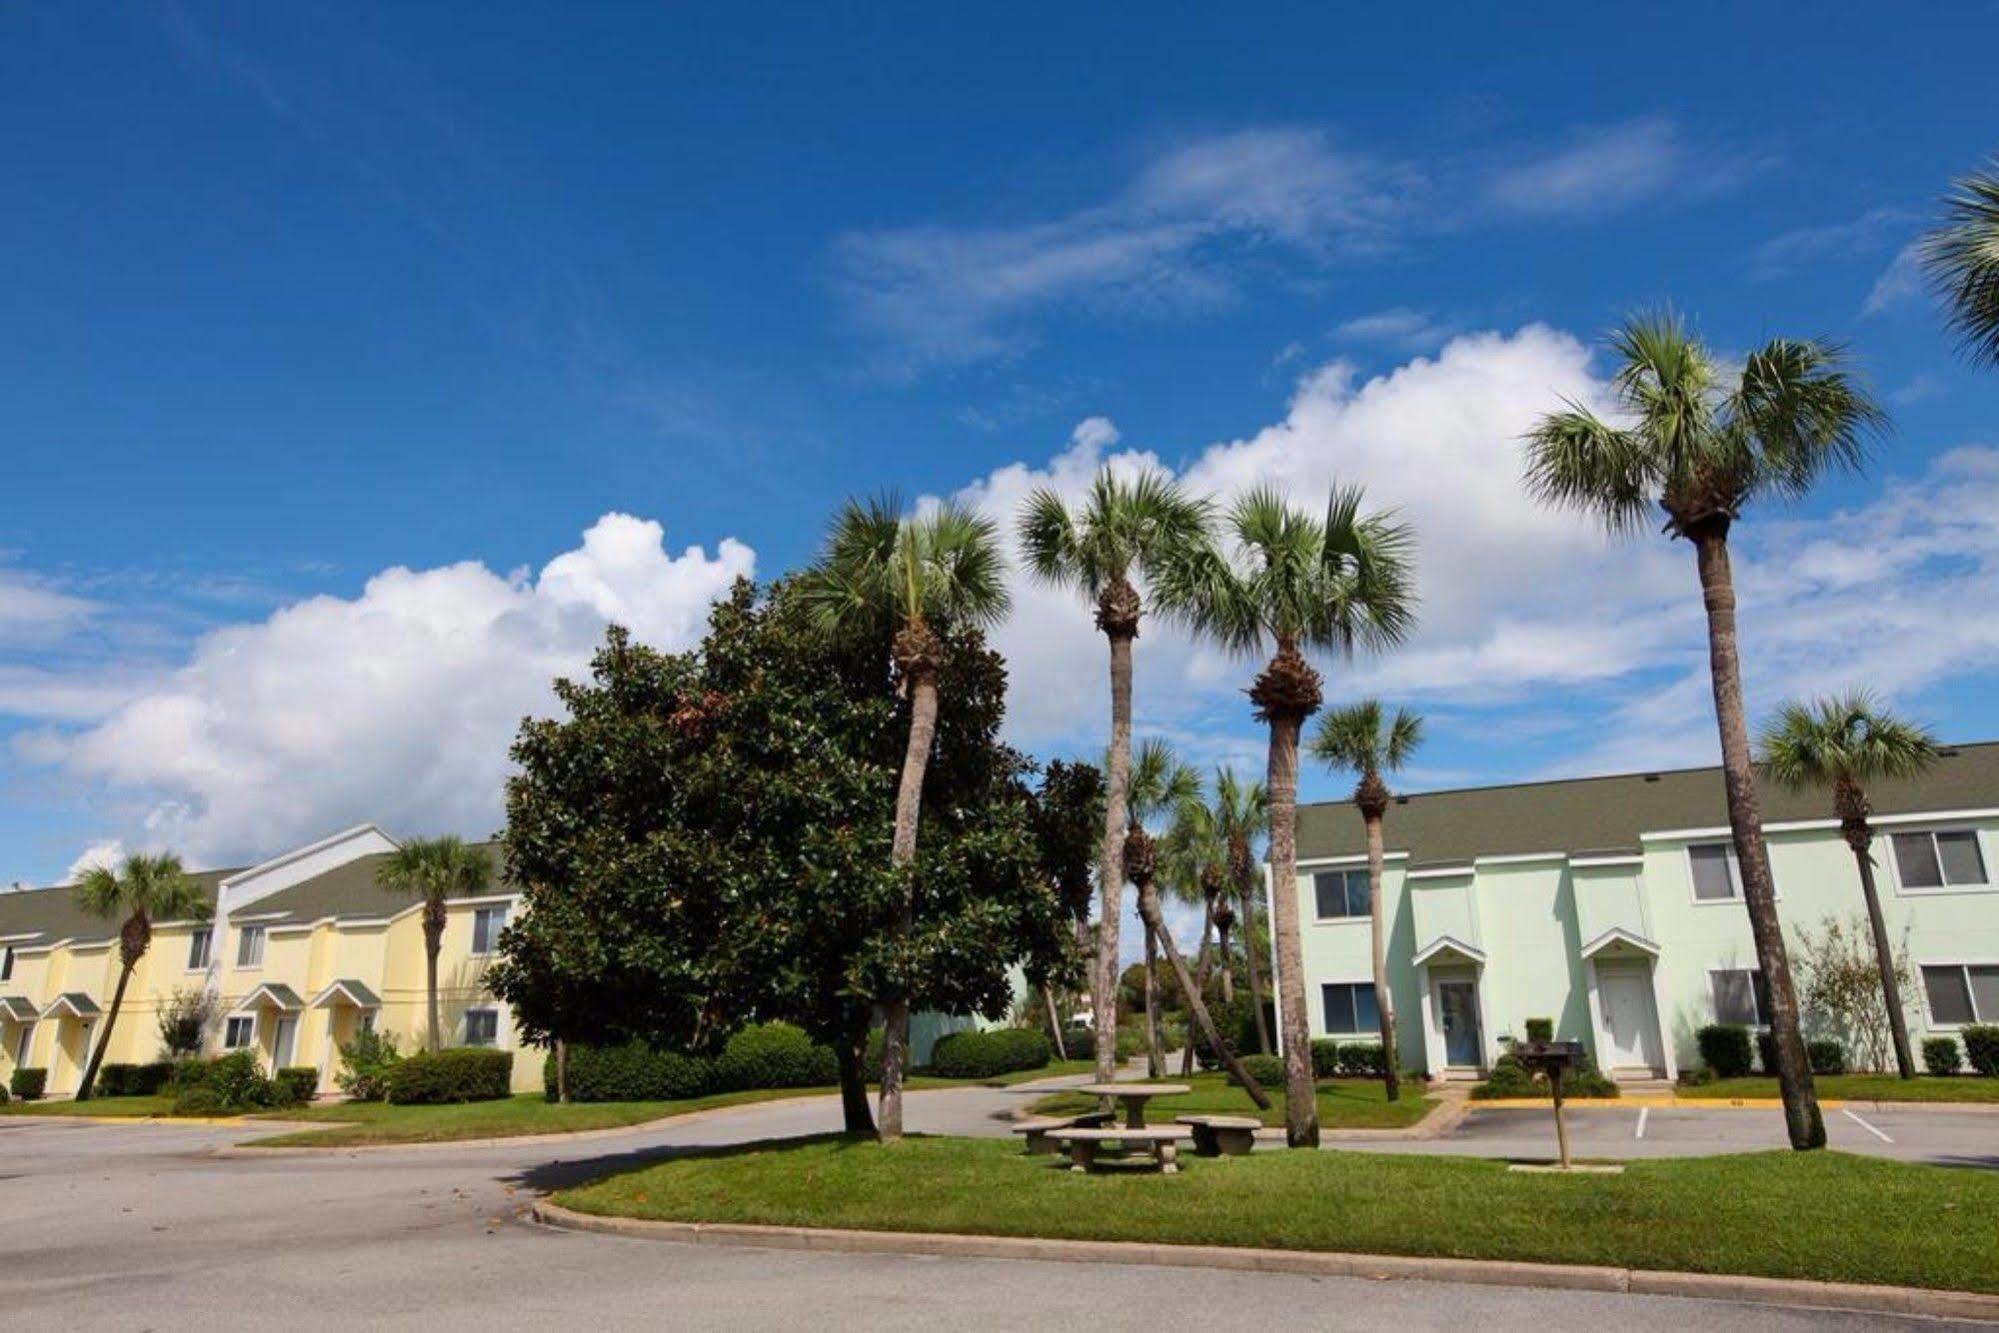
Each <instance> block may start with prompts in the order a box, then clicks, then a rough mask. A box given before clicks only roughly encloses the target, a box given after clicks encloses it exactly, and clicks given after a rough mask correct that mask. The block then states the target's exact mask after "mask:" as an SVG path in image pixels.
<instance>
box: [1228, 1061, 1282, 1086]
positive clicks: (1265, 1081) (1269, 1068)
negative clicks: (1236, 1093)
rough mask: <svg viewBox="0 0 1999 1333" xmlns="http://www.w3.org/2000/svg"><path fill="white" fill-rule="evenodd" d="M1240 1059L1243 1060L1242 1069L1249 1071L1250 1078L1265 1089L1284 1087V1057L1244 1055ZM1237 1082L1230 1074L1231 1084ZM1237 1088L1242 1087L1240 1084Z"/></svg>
mask: <svg viewBox="0 0 1999 1333" xmlns="http://www.w3.org/2000/svg"><path fill="white" fill-rule="evenodd" d="M1239 1058H1240V1059H1241V1060H1242V1067H1243V1068H1244V1069H1246V1070H1248V1071H1249V1076H1250V1077H1251V1078H1253V1079H1255V1080H1256V1081H1257V1082H1258V1083H1261V1084H1262V1085H1263V1086H1264V1087H1265V1088H1282V1087H1283V1086H1284V1057H1282V1056H1279V1055H1244V1056H1241V1057H1239ZM1235 1081H1236V1077H1235V1075H1234V1074H1230V1075H1229V1082H1231V1083H1234V1082H1235ZM1237 1086H1241V1085H1240V1084H1238V1085H1237Z"/></svg>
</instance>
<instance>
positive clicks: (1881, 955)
mask: <svg viewBox="0 0 1999 1333" xmlns="http://www.w3.org/2000/svg"><path fill="white" fill-rule="evenodd" d="M1872 837H1873V835H1872V833H1871V832H1870V831H1869V830H1868V829H1867V826H1866V825H1865V824H1864V823H1863V824H1862V825H1861V827H1860V830H1859V832H1858V834H1857V836H1856V837H1855V839H1854V847H1853V859H1854V861H1855V862H1857V863H1858V864H1859V866H1860V895H1861V897H1863V898H1865V899H1866V900H1867V924H1868V925H1869V926H1871V927H1873V930H1874V962H1875V965H1876V966H1877V967H1879V968H1880V969H1881V996H1882V998H1883V999H1884V1000H1886V1001H1887V1002H1888V1031H1889V1034H1890V1035H1892V1036H1893V1037H1894V1039H1895V1070H1896V1072H1897V1073H1899V1074H1900V1075H1901V1076H1902V1077H1903V1078H1914V1077H1915V1076H1916V1057H1915V1055H1914V1054H1913V1053H1912V1052H1911V1051H1910V1050H1909V1021H1908V1019H1907V1018H1905V1017H1904V1016H1903V1014H1902V987H1901V983H1900V982H1899V981H1897V980H1896V978H1895V951H1894V948H1893V947H1892V946H1891V945H1890V944H1889V943H1888V922H1887V920H1886V918H1884V917H1883V916H1882V915H1881V894H1880V891H1879V890H1878V889H1876V888H1875V886H1874V858H1873V857H1872V856H1870V855H1869V854H1868V851H1867V848H1868V843H1869V842H1870V841H1871V840H1872Z"/></svg>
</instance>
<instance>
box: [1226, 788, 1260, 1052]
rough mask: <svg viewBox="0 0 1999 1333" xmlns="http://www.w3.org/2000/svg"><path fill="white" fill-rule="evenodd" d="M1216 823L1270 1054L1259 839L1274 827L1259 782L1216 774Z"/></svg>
mask: <svg viewBox="0 0 1999 1333" xmlns="http://www.w3.org/2000/svg"><path fill="white" fill-rule="evenodd" d="M1214 812H1215V822H1216V824H1217V825H1218V826H1219V831H1220V833H1221V836H1222V841H1223V843H1224V844H1225V845H1226V846H1227V847H1228V874H1229V885H1230V887H1231V888H1232V889H1233V890H1234V891H1235V895H1236V898H1237V899H1238V900H1239V901H1240V902H1241V903H1242V920H1241V922H1240V930H1241V932H1242V961H1243V971H1244V972H1245V973H1246V974H1247V977H1248V980H1249V1003H1250V1008H1251V1009H1253V1010H1255V1012H1256V1046H1257V1050H1258V1051H1259V1052H1261V1053H1262V1054H1264V1055H1269V1054H1270V1025H1269V1024H1268V1023H1266V1022H1265V1021H1264V1018H1263V961H1262V959H1261V958H1260V957H1259V954H1260V953H1261V950H1260V949H1259V947H1258V945H1257V931H1256V899H1257V895H1258V893H1259V892H1260V890H1261V887H1262V886H1261V885H1260V884H1259V882H1258V879H1257V873H1256V839H1257V837H1258V836H1259V835H1260V834H1262V833H1263V832H1264V831H1265V830H1266V829H1268V827H1269V825H1270V800H1269V797H1268V796H1267V795H1266V794H1265V790H1264V786H1263V784H1262V783H1261V782H1244V781H1243V780H1242V779H1240V778H1238V777H1237V776H1236V772H1235V770H1234V769H1233V768H1230V767H1228V766H1227V765H1223V766H1222V767H1220V768H1217V769H1216V770H1215V803H1214Z"/></svg>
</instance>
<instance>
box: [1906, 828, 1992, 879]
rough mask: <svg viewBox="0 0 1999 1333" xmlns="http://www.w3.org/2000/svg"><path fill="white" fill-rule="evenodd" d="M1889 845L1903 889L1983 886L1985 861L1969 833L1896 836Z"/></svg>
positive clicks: (1941, 831)
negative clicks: (1892, 850) (1893, 854)
mask: <svg viewBox="0 0 1999 1333" xmlns="http://www.w3.org/2000/svg"><path fill="white" fill-rule="evenodd" d="M1889 841H1890V842H1892V843H1893V844H1894V847H1895V871H1896V873H1897V874H1898V875H1900V876H1901V879H1902V887H1903V888H1905V889H1955V888H1961V887H1964V886H1965V885H1982V884H1984V883H1985V882H1986V880H1985V857H1984V855H1983V854H1982V853H1981V852H1980V851H1979V848H1978V835H1977V834H1976V833H1974V832H1972V831H1971V830H1970V829H1937V830H1935V831H1925V832H1922V833H1897V834H1895V835H1894V837H1893V838H1891V839H1890V840H1889Z"/></svg>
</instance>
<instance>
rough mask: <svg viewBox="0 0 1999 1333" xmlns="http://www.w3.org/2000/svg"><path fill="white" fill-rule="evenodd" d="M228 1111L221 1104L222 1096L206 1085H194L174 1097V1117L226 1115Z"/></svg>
mask: <svg viewBox="0 0 1999 1333" xmlns="http://www.w3.org/2000/svg"><path fill="white" fill-rule="evenodd" d="M229 1110H230V1108H229V1107H227V1106H224V1105H223V1104H222V1094H221V1093H219V1092H217V1091H216V1090H215V1089H214V1088H211V1087H209V1086H208V1085H207V1084H206V1083H196V1084H193V1085H192V1086H190V1087H185V1088H182V1089H181V1090H180V1091H179V1092H178V1093H177V1094H175V1096H174V1114H175V1115H188V1116H202V1115H226V1114H228V1113H229Z"/></svg>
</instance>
